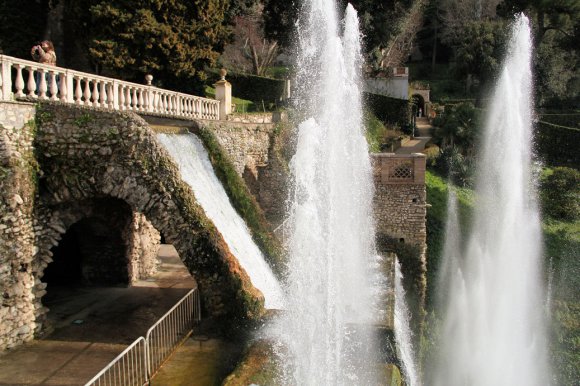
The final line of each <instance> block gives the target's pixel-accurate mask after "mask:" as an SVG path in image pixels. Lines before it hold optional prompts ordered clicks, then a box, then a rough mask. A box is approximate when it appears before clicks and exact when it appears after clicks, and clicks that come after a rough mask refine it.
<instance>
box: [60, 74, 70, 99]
mask: <svg viewBox="0 0 580 386" xmlns="http://www.w3.org/2000/svg"><path fill="white" fill-rule="evenodd" d="M69 76H70V75H68V74H67V73H63V74H60V79H59V81H58V87H59V91H60V96H59V98H58V99H59V100H60V101H61V102H64V103H66V102H67V100H66V99H67V97H68V87H67V86H66V83H67V77H69Z"/></svg>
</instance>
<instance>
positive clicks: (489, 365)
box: [434, 15, 550, 386]
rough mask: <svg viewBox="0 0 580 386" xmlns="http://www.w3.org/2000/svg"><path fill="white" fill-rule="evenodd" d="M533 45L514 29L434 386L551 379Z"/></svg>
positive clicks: (525, 25)
mask: <svg viewBox="0 0 580 386" xmlns="http://www.w3.org/2000/svg"><path fill="white" fill-rule="evenodd" d="M531 53H532V42H531V35H530V27H529V21H528V19H527V18H526V17H525V16H523V15H521V16H519V17H518V18H517V20H516V21H515V23H514V25H513V32H512V37H511V40H510V44H509V52H508V55H507V59H506V62H505V63H504V67H503V71H502V74H501V78H500V79H499V81H498V84H497V86H496V90H495V95H494V98H493V103H492V106H491V109H490V112H489V116H488V122H487V126H486V130H485V136H484V142H483V149H482V151H483V154H482V157H481V160H480V165H479V170H478V173H479V174H478V183H477V197H478V201H477V208H476V213H475V220H474V225H473V230H472V234H471V235H470V238H469V241H468V245H467V250H466V251H465V253H464V260H463V261H461V264H459V268H458V270H457V271H456V272H455V274H454V276H453V283H452V287H451V291H452V292H451V294H450V299H449V301H448V306H447V315H446V319H445V323H444V331H443V337H442V339H443V342H444V343H443V352H442V355H441V356H440V357H441V358H443V359H441V363H439V365H438V369H437V372H436V382H434V384H435V385H440V386H443V385H445V386H454V385H458V386H459V385H461V386H463V385H473V386H479V385H481V386H489V385H506V386H508V385H510V386H513V385H525V386H534V385H538V386H540V385H549V384H550V375H549V366H548V365H547V344H546V333H545V317H544V299H545V296H544V289H543V286H542V285H541V258H542V247H541V240H542V234H541V228H540V218H539V213H538V210H537V204H536V190H535V183H534V181H533V179H532V173H531V158H532V151H531V148H532V146H531V145H532V140H531V138H532V132H531V127H532V125H531V116H532V103H531V91H532V81H531V79H532V75H531V68H530V67H531V65H530V63H531Z"/></svg>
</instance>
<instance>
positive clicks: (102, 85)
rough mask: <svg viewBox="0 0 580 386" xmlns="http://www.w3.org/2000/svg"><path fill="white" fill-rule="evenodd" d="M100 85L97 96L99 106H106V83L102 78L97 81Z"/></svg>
mask: <svg viewBox="0 0 580 386" xmlns="http://www.w3.org/2000/svg"><path fill="white" fill-rule="evenodd" d="M99 86H100V93H99V95H100V97H99V105H100V106H101V107H107V83H106V82H105V81H104V80H101V81H100V82H99Z"/></svg>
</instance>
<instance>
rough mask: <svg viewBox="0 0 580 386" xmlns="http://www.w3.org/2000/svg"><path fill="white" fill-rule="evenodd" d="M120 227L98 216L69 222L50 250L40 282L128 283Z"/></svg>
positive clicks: (75, 285) (67, 285)
mask: <svg viewBox="0 0 580 386" xmlns="http://www.w3.org/2000/svg"><path fill="white" fill-rule="evenodd" d="M126 249H127V248H126V245H125V242H124V240H123V238H122V236H121V229H118V226H115V224H111V221H104V219H102V218H98V217H88V218H84V219H82V220H80V221H79V222H77V223H75V224H73V225H72V226H71V227H70V228H69V229H68V230H67V232H66V233H65V234H64V235H63V236H62V239H61V241H60V243H59V244H58V245H56V246H55V247H54V248H53V249H52V253H53V257H52V258H53V262H52V263H51V264H49V265H48V267H47V268H46V270H45V272H44V277H43V281H44V282H45V283H47V284H48V286H49V288H50V287H53V286H66V287H77V286H82V285H118V284H128V275H127V264H126V258H125V252H126Z"/></svg>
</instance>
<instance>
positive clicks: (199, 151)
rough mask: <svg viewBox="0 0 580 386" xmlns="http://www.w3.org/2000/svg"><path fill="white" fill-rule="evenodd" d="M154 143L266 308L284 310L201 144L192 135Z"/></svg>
mask: <svg viewBox="0 0 580 386" xmlns="http://www.w3.org/2000/svg"><path fill="white" fill-rule="evenodd" d="M157 139H158V140H159V142H161V143H162V144H163V146H165V148H166V149H167V150H168V151H169V154H170V155H171V157H172V158H173V159H174V160H175V162H177V164H178V165H179V169H180V171H181V176H182V178H183V180H184V181H185V182H186V183H187V184H189V186H191V188H192V190H193V193H194V194H195V198H196V200H197V202H198V203H199V204H200V205H201V207H202V208H203V210H204V211H205V213H206V215H207V216H208V217H209V218H210V220H212V221H213V223H214V224H215V226H216V227H217V229H218V230H219V232H220V233H221V234H222V236H223V238H224V240H225V242H226V243H227V244H228V247H229V248H230V251H231V252H232V253H233V255H234V256H235V257H236V258H237V259H238V261H239V263H240V265H241V266H242V268H244V270H245V271H246V272H247V273H248V275H249V276H250V280H251V281H252V284H253V285H254V287H256V288H257V289H259V290H260V291H261V292H262V294H264V299H265V307H266V308H270V309H281V308H284V296H283V291H282V288H281V287H280V283H279V282H278V280H277V279H276V277H275V276H274V274H273V272H272V270H271V269H270V266H269V265H268V263H267V262H266V260H265V259H264V255H263V254H262V252H261V251H260V249H259V248H258V246H257V245H256V244H255V243H254V241H253V240H252V236H251V234H250V231H249V229H248V227H247V226H246V223H245V222H244V220H243V219H242V218H241V217H240V215H239V214H238V213H237V212H236V210H235V209H234V207H233V206H232V204H231V203H230V200H229V198H228V196H227V193H226V191H225V190H224V187H223V186H222V184H221V183H220V181H219V180H218V179H217V177H216V175H215V173H214V171H213V167H212V165H211V162H210V160H209V157H208V154H207V151H206V150H205V148H204V146H203V143H202V142H201V140H200V139H199V138H198V137H197V136H195V135H193V134H158V135H157Z"/></svg>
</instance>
